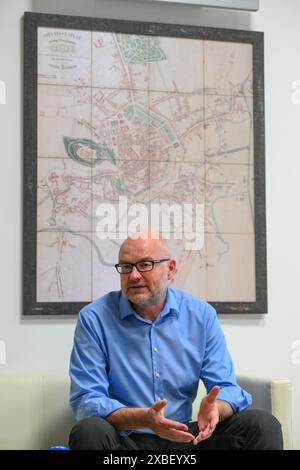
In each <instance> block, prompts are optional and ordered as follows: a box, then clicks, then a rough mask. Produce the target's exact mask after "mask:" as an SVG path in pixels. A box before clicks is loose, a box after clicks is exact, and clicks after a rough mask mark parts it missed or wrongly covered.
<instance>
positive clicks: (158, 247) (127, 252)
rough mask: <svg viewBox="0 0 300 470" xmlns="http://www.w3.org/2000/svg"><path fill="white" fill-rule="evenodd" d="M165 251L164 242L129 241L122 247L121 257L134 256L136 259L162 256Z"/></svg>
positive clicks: (147, 240)
mask: <svg viewBox="0 0 300 470" xmlns="http://www.w3.org/2000/svg"><path fill="white" fill-rule="evenodd" d="M163 251H164V244H163V242H162V240H153V239H141V238H138V239H127V240H125V242H124V243H123V244H122V245H121V247H120V253H119V257H124V256H134V257H135V258H141V257H143V258H144V257H150V258H153V257H155V256H160V255H161V253H163Z"/></svg>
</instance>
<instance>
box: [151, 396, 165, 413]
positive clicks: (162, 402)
mask: <svg viewBox="0 0 300 470" xmlns="http://www.w3.org/2000/svg"><path fill="white" fill-rule="evenodd" d="M167 403H168V400H166V399H164V400H158V401H156V402H155V403H153V405H152V407H151V408H152V409H153V410H155V411H160V410H162V409H163V408H164V407H165V406H166V404H167Z"/></svg>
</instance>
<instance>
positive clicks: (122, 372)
mask: <svg viewBox="0 0 300 470" xmlns="http://www.w3.org/2000/svg"><path fill="white" fill-rule="evenodd" d="M116 268H117V270H118V272H119V273H120V278H121V291H116V292H110V293H109V294H107V295H105V296H103V297H101V298H100V299H98V300H96V301H94V302H92V303H91V304H89V305H87V306H86V307H84V308H83V309H82V311H81V312H80V314H79V318H78V323H77V327H76V332H75V339H74V347H73V351H72V355H71V362H70V377H71V393H70V404H71V407H72V409H73V411H74V413H75V415H76V418H77V419H78V422H77V424H76V425H75V426H74V428H73V429H72V431H71V434H70V447H71V448H72V449H103V450H104V449H106V450H116V449H118V450H120V449H146V450H150V449H161V450H169V449H172V450H176V449H178V450H179V449H181V450H182V449H199V450H201V449H282V434H281V427H280V424H279V422H278V421H277V420H276V419H275V418H274V417H273V416H272V415H270V414H268V413H265V412H263V411H258V410H246V408H247V407H248V406H249V405H250V404H251V396H250V395H249V394H248V393H247V392H246V391H244V390H242V389H241V388H240V387H239V385H238V384H237V382H236V378H235V375H234V370H233V364H232V360H231V357H230V354H229V352H228V350H227V347H226V342H225V338H224V335H223V333H222V330H221V328H220V325H219V322H218V319H217V316H216V313H215V310H214V309H213V308H212V307H211V306H210V305H209V304H208V303H206V302H204V301H203V300H200V299H198V298H196V297H195V296H192V295H189V294H186V293H184V292H182V291H180V290H177V289H173V288H170V287H168V285H169V283H170V281H171V280H172V279H173V277H174V275H175V272H176V262H175V260H174V259H173V258H171V256H170V254H169V253H168V250H167V246H166V244H165V242H164V240H163V239H162V238H161V237H158V236H155V235H154V234H136V235H135V236H132V237H129V238H128V239H127V240H125V242H124V243H123V244H122V245H121V248H120V252H119V263H118V264H117V265H116ZM199 379H201V380H203V382H204V385H205V387H206V390H207V392H208V394H207V396H206V397H205V398H204V399H203V400H202V402H201V405H200V409H199V412H198V421H197V422H194V423H192V422H191V411H192V402H193V400H194V398H195V396H196V393H197V389H198V382H199Z"/></svg>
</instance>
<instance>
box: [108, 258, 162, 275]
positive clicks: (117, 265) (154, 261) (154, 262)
mask: <svg viewBox="0 0 300 470" xmlns="http://www.w3.org/2000/svg"><path fill="white" fill-rule="evenodd" d="M164 261H170V258H163V259H145V260H144V261H138V262H137V263H117V264H115V268H116V270H117V271H118V273H119V274H130V273H131V272H132V270H133V268H134V267H135V268H136V269H137V270H138V272H139V273H147V272H149V271H152V270H153V268H154V265H155V264H159V263H163V262H164ZM140 263H151V264H152V267H151V268H150V269H146V270H140V269H139V268H138V264H140ZM124 265H130V266H131V270H130V271H128V272H127V273H121V272H120V271H119V270H118V268H119V267H120V266H124Z"/></svg>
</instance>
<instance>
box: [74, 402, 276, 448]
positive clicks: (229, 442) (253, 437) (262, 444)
mask: <svg viewBox="0 0 300 470" xmlns="http://www.w3.org/2000/svg"><path fill="white" fill-rule="evenodd" d="M189 432H191V433H192V434H194V435H195V436H196V435H197V434H198V425H197V423H196V422H193V423H190V425H189ZM69 445H70V447H71V449H73V450H226V449H228V450H282V448H283V440H282V432H281V425H280V423H279V421H278V420H277V419H276V418H275V417H274V416H272V415H271V414H269V413H267V412H265V411H262V410H245V411H241V412H240V413H236V414H234V415H233V416H231V417H230V418H229V419H227V420H226V421H223V422H221V423H219V424H218V425H217V427H216V429H215V431H214V433H213V434H212V436H211V437H210V438H209V439H206V440H204V441H201V442H200V443H199V444H197V445H196V446H194V445H193V444H192V443H185V442H172V441H168V440H167V439H163V438H161V437H159V436H157V435H152V434H145V433H143V434H139V433H133V432H132V433H130V435H129V436H125V437H124V436H121V435H120V432H119V431H118V430H117V429H115V428H114V427H113V426H112V425H111V424H109V423H108V421H106V420H105V419H103V418H100V417H91V418H86V419H83V420H82V421H79V422H78V423H77V424H76V425H75V426H74V427H73V429H72V431H71V433H70V441H69Z"/></svg>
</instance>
